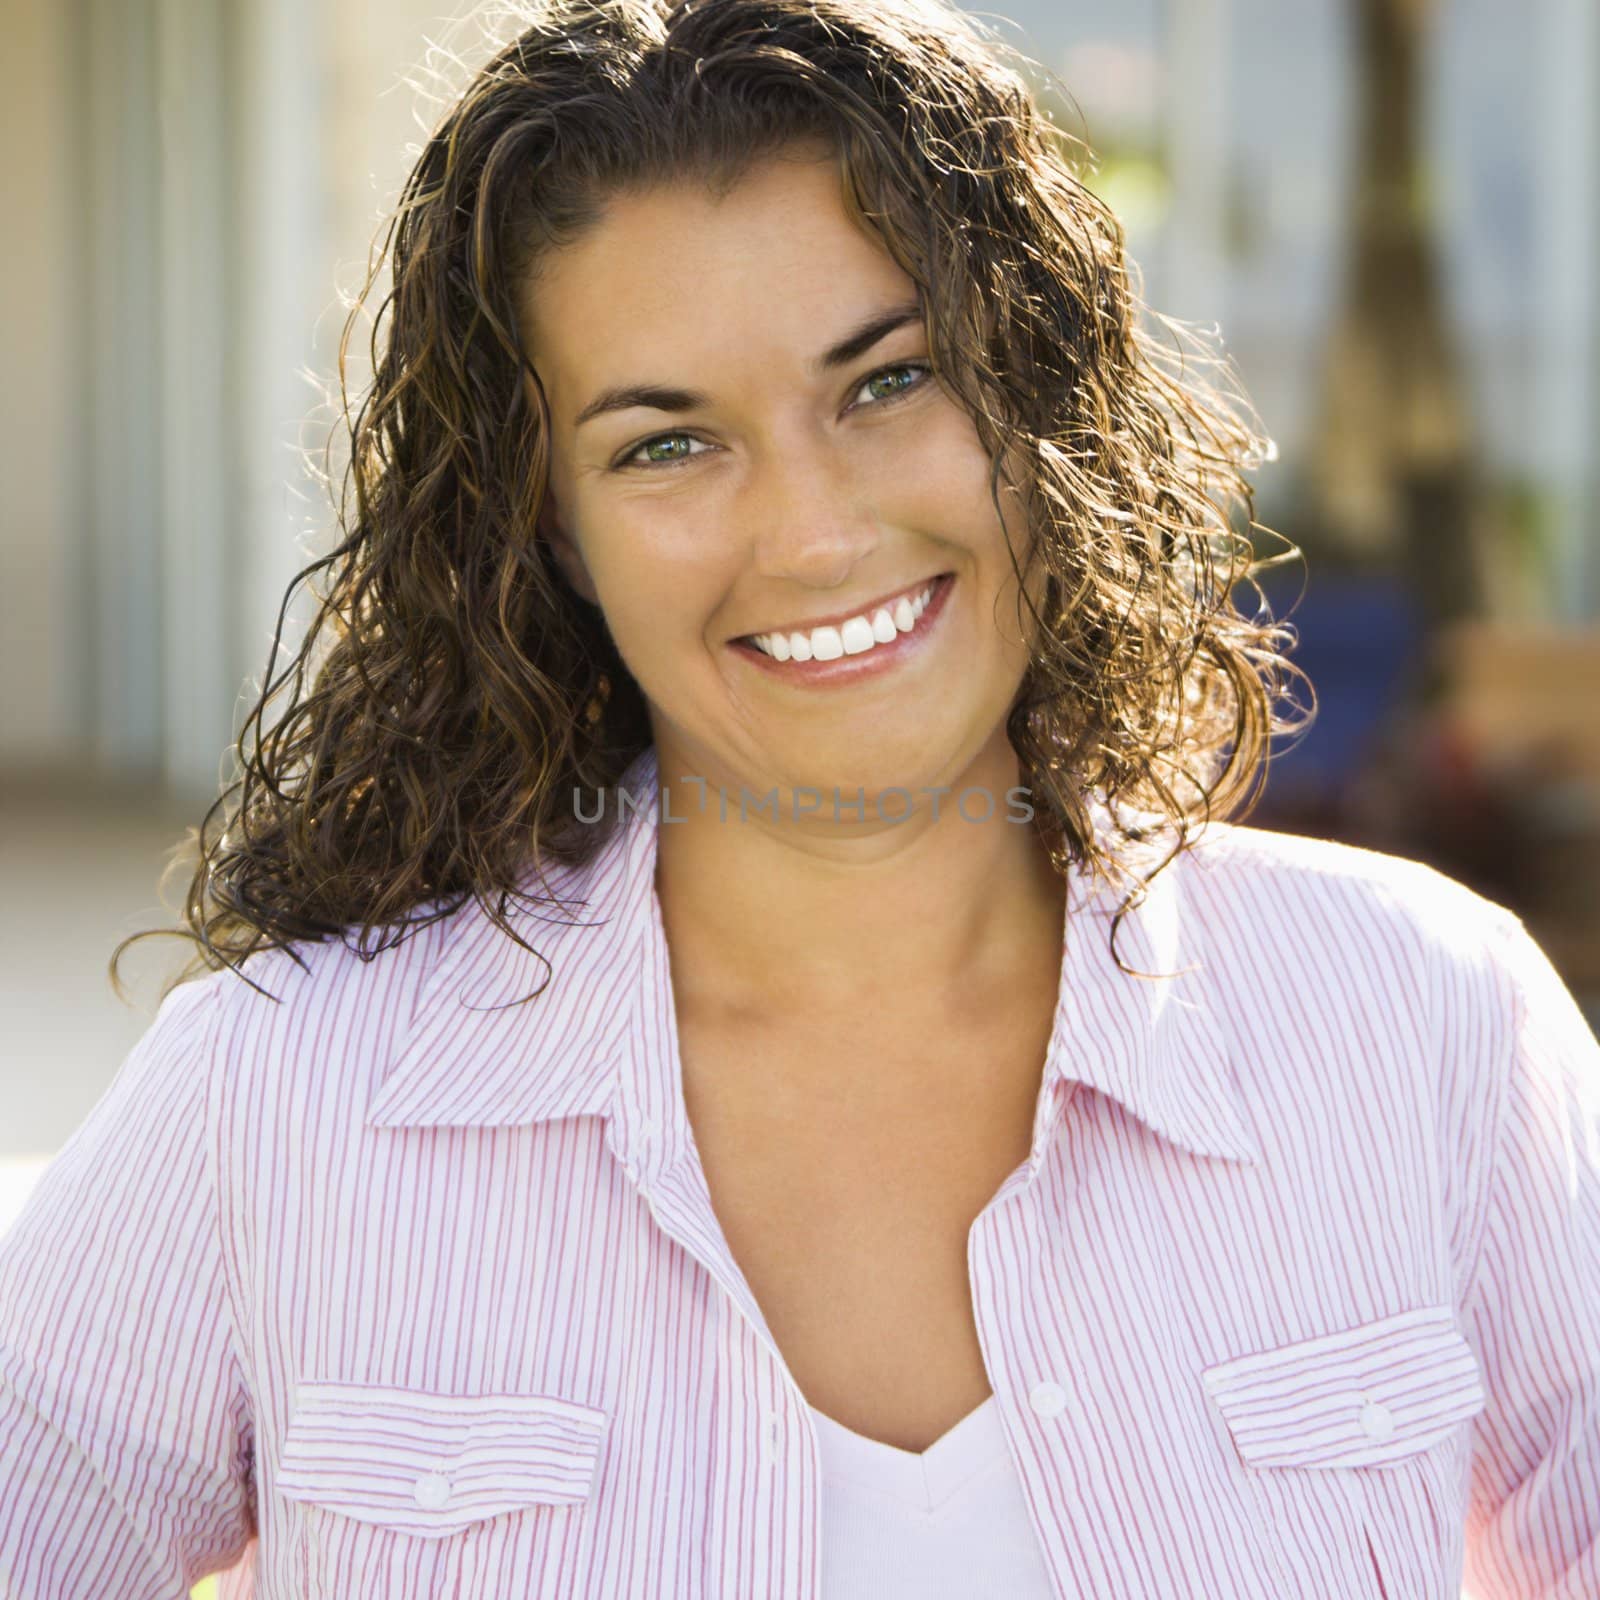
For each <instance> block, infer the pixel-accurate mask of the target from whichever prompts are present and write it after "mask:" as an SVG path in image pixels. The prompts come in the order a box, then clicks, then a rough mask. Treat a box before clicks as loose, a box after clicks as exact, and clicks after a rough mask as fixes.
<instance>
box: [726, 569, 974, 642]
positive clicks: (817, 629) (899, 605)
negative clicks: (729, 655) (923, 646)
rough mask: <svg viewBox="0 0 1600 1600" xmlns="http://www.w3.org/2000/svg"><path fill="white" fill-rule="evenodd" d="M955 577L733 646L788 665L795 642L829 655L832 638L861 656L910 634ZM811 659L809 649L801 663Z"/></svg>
mask: <svg viewBox="0 0 1600 1600" xmlns="http://www.w3.org/2000/svg"><path fill="white" fill-rule="evenodd" d="M952 576H954V574H952V573H949V572H941V573H938V574H937V575H936V576H934V577H932V578H925V579H924V580H923V581H922V582H921V583H916V584H910V585H908V586H907V587H906V588H904V589H900V590H897V591H896V592H895V593H894V594H892V595H890V596H889V597H888V598H887V599H885V600H875V601H873V602H872V603H871V604H869V605H866V606H864V607H862V608H861V609H860V610H858V611H853V612H849V613H847V614H845V615H843V616H838V617H833V618H830V619H828V620H827V621H823V622H812V623H805V624H798V625H796V626H793V627H787V628H773V629H770V630H767V631H764V632H761V633H746V634H741V635H740V636H739V637H738V638H737V639H734V640H732V641H730V642H731V643H733V644H737V645H748V646H750V647H752V648H754V649H757V650H760V651H761V652H762V653H763V654H765V655H769V656H770V655H774V654H776V655H777V658H778V659H779V660H781V661H787V660H788V659H789V647H790V646H791V644H792V642H793V641H794V640H796V639H801V640H804V641H806V642H807V644H808V645H815V644H817V643H821V645H822V648H823V650H824V651H828V650H830V649H831V646H832V644H833V643H834V642H836V640H835V639H833V638H829V637H827V636H830V635H831V636H837V639H838V640H842V641H843V644H842V648H843V652H844V653H845V654H850V655H856V654H860V653H862V652H863V651H864V650H867V649H870V648H871V646H872V645H873V644H874V643H876V644H888V643H892V642H893V638H894V635H895V634H904V633H910V632H911V631H912V629H913V628H914V627H915V625H916V623H917V622H918V621H919V620H920V618H921V616H922V613H923V611H924V610H925V609H926V608H927V606H928V604H929V603H930V602H931V600H932V599H933V597H934V596H935V595H936V594H937V593H938V591H939V588H940V586H941V585H942V584H943V583H944V581H945V580H946V579H947V578H950V577H952ZM880 613H882V614H884V615H885V616H886V617H887V619H888V621H887V622H881V621H879V614H880ZM819 634H820V635H823V636H824V638H823V639H822V640H820V641H819V640H818V638H817V636H818V635H819ZM775 646H776V649H775V648H774V647H775ZM810 655H811V651H810V649H806V650H805V653H804V654H802V655H800V657H799V659H801V660H807V659H810ZM824 659H826V656H824Z"/></svg>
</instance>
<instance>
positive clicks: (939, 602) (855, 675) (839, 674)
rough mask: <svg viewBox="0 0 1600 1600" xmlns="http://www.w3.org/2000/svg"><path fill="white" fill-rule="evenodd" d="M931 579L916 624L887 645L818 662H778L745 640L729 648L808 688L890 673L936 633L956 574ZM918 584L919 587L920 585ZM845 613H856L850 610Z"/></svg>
mask: <svg viewBox="0 0 1600 1600" xmlns="http://www.w3.org/2000/svg"><path fill="white" fill-rule="evenodd" d="M931 581H932V583H933V593H932V594H931V595H930V596H929V597H928V603H927V605H926V606H925V607H923V611H922V615H921V616H920V617H918V618H917V625H916V627H914V628H913V629H912V630H911V632H910V633H902V634H899V635H898V636H897V637H896V638H895V639H893V640H892V641H891V642H890V643H888V644H880V645H874V646H873V647H872V649H870V650H863V651H862V652H861V653H860V654H859V655H854V656H852V655H843V656H840V657H838V659H837V660H834V661H818V660H817V659H816V658H815V657H813V658H812V659H811V660H810V661H796V660H794V658H793V657H791V658H790V659H789V660H787V661H779V660H777V659H776V658H775V657H773V656H769V655H768V654H767V653H766V652H765V651H764V650H762V649H761V648H760V647H759V646H757V645H754V644H751V643H750V642H749V641H748V640H746V639H734V640H732V641H731V642H730V644H729V647H728V648H729V649H731V650H733V651H734V652H735V653H736V654H737V655H738V656H739V657H740V658H741V659H742V660H745V661H748V662H749V663H750V665H751V666H753V667H757V668H759V669H760V670H761V671H763V672H766V673H770V674H771V675H772V676H773V677H775V678H779V679H782V680H783V681H784V682H787V683H793V684H798V685H803V686H805V687H808V688H821V687H824V686H827V685H835V684H841V685H842V684H853V683H859V682H861V681H862V680H863V679H865V678H875V677H877V676H878V675H879V674H880V673H884V672H890V671H892V670H894V668H896V667H898V666H903V665H906V664H909V663H910V662H912V661H914V660H915V659H916V658H917V657H918V656H919V655H921V654H922V652H923V651H924V650H926V649H928V648H929V646H930V645H931V644H932V642H933V640H934V638H935V636H936V635H937V634H938V632H939V623H940V621H941V620H942V618H943V616H944V610H945V599H946V597H947V596H948V595H949V593H950V590H951V589H952V587H954V585H955V574H954V573H953V572H942V573H940V574H939V576H938V577H937V578H935V579H933V580H931ZM917 587H919V588H920V587H921V585H918V586H917ZM903 592H904V591H902V593H903ZM848 615H850V616H857V615H859V613H857V612H854V611H852V612H850V613H848ZM817 626H819V627H821V626H824V624H821V623H819V624H817Z"/></svg>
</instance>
